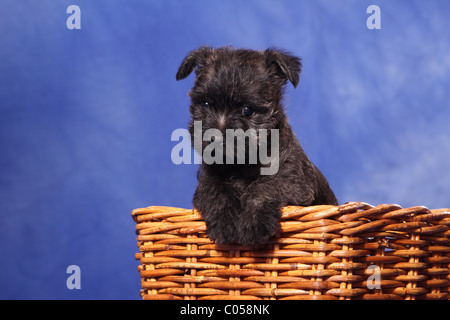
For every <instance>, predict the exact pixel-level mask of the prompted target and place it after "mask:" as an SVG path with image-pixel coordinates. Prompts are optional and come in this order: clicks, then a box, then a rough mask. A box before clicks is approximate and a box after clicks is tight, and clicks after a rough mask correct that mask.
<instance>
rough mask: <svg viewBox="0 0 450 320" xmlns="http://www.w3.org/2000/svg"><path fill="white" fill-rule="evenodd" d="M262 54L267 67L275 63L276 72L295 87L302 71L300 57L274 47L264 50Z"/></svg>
mask: <svg viewBox="0 0 450 320" xmlns="http://www.w3.org/2000/svg"><path fill="white" fill-rule="evenodd" d="M264 56H265V59H266V66H267V68H271V67H273V66H274V65H275V67H276V70H277V73H278V74H279V75H281V76H282V77H283V78H284V79H285V80H289V81H290V82H291V83H292V84H293V85H294V88H295V87H297V84H298V82H299V80H300V72H301V71H302V63H301V62H300V58H298V57H296V56H293V55H291V54H290V53H288V52H286V51H284V50H280V49H274V48H269V49H267V50H266V51H264Z"/></svg>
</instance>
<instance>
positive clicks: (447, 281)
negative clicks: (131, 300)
mask: <svg viewBox="0 0 450 320" xmlns="http://www.w3.org/2000/svg"><path fill="white" fill-rule="evenodd" d="M282 212H283V213H282V218H281V228H282V232H281V235H280V237H279V238H278V239H277V240H275V241H273V242H271V243H268V244H267V245H264V246H262V247H259V248H245V247H240V246H233V245H225V246H219V245H216V244H214V243H213V242H212V241H211V240H210V239H209V238H208V237H207V235H206V226H205V223H204V221H203V220H202V218H201V215H200V214H199V213H198V212H196V211H195V210H192V209H180V208H173V207H155V206H154V207H148V208H140V209H135V210H133V212H132V216H133V219H134V220H135V222H136V233H137V234H138V237H137V240H138V247H139V251H140V253H137V254H136V259H138V260H140V263H141V265H140V266H139V271H140V275H141V280H142V281H141V286H142V290H141V296H142V298H143V299H159V300H166V299H178V300H181V299H184V300H214V299H221V300H225V299H229V300H238V299H240V300H250V299H263V300H267V299H270V300H288V299H333V300H336V299H341V300H344V299H367V300H368V299H383V300H385V299H405V300H407V299H449V297H450V291H449V290H450V289H449V288H450V287H449V285H450V231H449V229H450V209H438V210H429V209H427V208H425V207H422V206H418V207H412V208H405V209H403V208H401V207H400V206H398V205H394V204H389V205H386V204H383V205H379V206H377V207H374V206H371V205H369V204H367V203H362V202H352V203H347V204H344V205H341V206H311V207H295V206H289V207H284V208H283V211H282Z"/></svg>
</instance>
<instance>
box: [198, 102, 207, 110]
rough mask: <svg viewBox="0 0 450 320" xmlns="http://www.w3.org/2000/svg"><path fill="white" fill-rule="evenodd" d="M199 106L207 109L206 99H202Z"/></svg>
mask: <svg viewBox="0 0 450 320" xmlns="http://www.w3.org/2000/svg"><path fill="white" fill-rule="evenodd" d="M200 105H201V107H202V108H203V109H208V108H209V103H208V102H207V101H203V102H201V103H200Z"/></svg>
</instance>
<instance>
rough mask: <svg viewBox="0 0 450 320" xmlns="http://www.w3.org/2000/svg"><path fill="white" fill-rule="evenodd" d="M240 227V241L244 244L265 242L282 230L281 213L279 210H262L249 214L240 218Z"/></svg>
mask: <svg viewBox="0 0 450 320" xmlns="http://www.w3.org/2000/svg"><path fill="white" fill-rule="evenodd" d="M250 217H251V218H250ZM238 228H239V243H241V244H242V245H243V246H256V245H260V244H264V243H266V242H267V241H269V240H270V239H272V238H274V237H275V236H277V235H278V233H279V232H280V230H281V226H280V220H279V214H278V213H277V212H271V213H267V212H260V213H253V214H252V215H250V216H248V215H247V216H246V217H242V218H241V219H240V223H239V226H238Z"/></svg>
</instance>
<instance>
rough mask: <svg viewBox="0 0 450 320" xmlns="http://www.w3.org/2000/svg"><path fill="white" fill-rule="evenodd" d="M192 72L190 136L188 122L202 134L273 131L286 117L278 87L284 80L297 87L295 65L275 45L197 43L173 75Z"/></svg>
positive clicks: (297, 64)
mask: <svg viewBox="0 0 450 320" xmlns="http://www.w3.org/2000/svg"><path fill="white" fill-rule="evenodd" d="M192 71H195V74H196V79H195V84H194V87H193V88H192V90H191V91H190V92H189V96H190V97H191V106H190V113H191V122H190V125H189V130H190V132H191V134H192V135H193V134H194V123H195V122H197V123H199V122H200V121H201V123H202V131H203V133H204V132H205V131H206V130H208V129H217V130H219V131H220V132H221V133H223V136H224V137H225V135H226V129H234V130H236V129H242V130H243V131H247V130H248V129H255V130H258V129H278V128H279V126H280V124H281V123H282V122H284V121H286V120H285V117H286V116H285V114H284V111H283V108H282V106H281V99H282V93H283V86H284V85H285V84H286V83H287V81H290V82H291V83H292V84H293V86H294V87H296V86H297V84H298V82H299V75H300V71H301V63H300V59H299V58H297V57H295V56H292V55H291V54H289V53H287V52H285V51H282V50H278V49H267V50H265V51H254V50H246V49H232V48H230V47H222V48H217V49H213V48H210V47H200V48H199V49H197V50H194V51H191V52H190V53H189V54H188V55H187V56H186V57H185V59H184V60H183V62H182V63H181V65H180V67H179V69H178V72H177V75H176V79H177V80H181V79H184V78H186V77H187V76H188V75H189V74H190V73H191V72H192ZM208 143H209V142H204V143H203V148H204V147H206V146H207V145H208ZM197 151H199V150H197Z"/></svg>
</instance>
